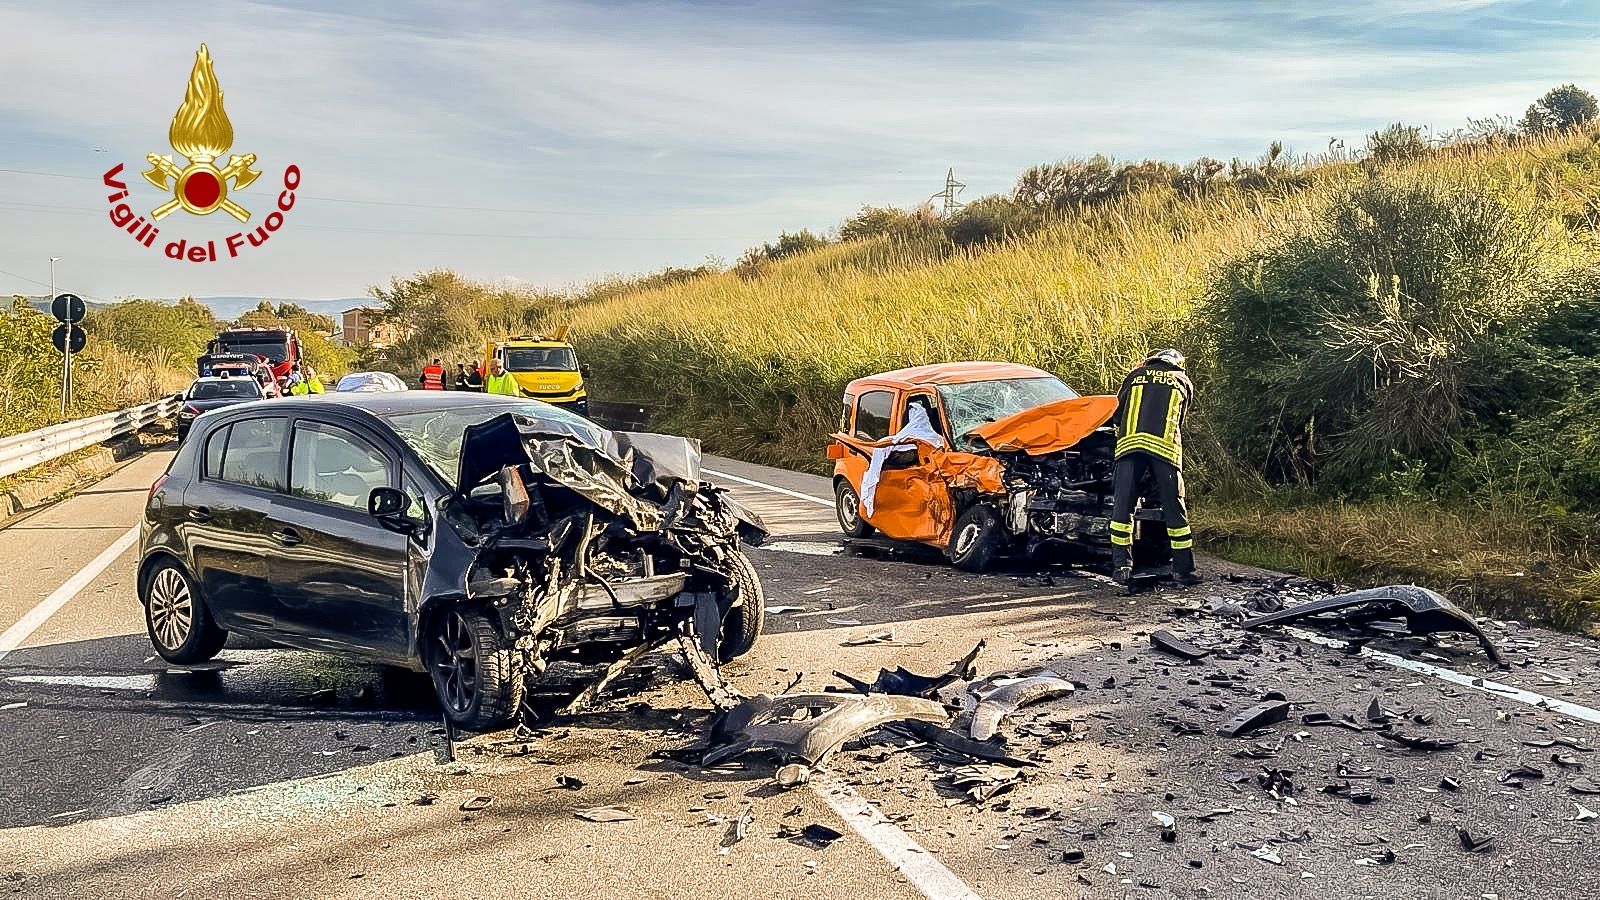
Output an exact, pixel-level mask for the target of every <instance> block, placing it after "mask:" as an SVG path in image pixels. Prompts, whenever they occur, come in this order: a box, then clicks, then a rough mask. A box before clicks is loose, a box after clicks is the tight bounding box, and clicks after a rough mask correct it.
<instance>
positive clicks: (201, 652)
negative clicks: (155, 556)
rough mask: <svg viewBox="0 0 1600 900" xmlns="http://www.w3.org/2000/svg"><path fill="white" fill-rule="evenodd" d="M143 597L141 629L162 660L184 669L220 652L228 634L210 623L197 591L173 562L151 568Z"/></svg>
mask: <svg viewBox="0 0 1600 900" xmlns="http://www.w3.org/2000/svg"><path fill="white" fill-rule="evenodd" d="M143 595H144V598H143V599H144V624H145V629H146V630H147V631H149V633H150V643H151V644H153V645H154V646H155V648H156V652H157V653H159V654H161V658H162V659H164V660H166V661H167V662H170V663H176V664H177V665H180V666H184V665H190V664H192V663H198V662H205V661H206V660H208V659H210V658H211V657H213V656H216V655H217V654H218V653H220V652H222V646H223V645H224V644H225V643H227V640H228V633H227V632H226V631H223V630H222V629H221V628H218V627H217V623H216V622H213V621H212V620H211V613H210V611H209V610H207V609H206V604H205V600H204V599H203V598H202V597H201V596H200V590H199V588H198V587H196V586H195V583H194V581H193V580H192V579H191V578H190V577H189V574H188V573H187V572H185V571H183V569H182V568H181V567H179V565H178V563H177V561H176V560H171V559H163V560H161V561H159V562H157V563H156V564H155V565H154V566H152V567H151V569H150V571H149V572H147V573H146V574H145V578H144V585H143Z"/></svg>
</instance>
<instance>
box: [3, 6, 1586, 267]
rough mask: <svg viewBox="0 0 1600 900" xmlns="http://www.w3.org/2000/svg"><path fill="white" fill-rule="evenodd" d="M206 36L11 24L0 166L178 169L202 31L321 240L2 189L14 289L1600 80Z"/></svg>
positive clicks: (779, 204) (418, 34)
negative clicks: (65, 261) (154, 156)
mask: <svg viewBox="0 0 1600 900" xmlns="http://www.w3.org/2000/svg"><path fill="white" fill-rule="evenodd" d="M185 15H186V18H185V19H184V20H183V22H184V24H183V26H182V27H173V25H172V23H171V22H170V21H167V20H166V19H164V18H159V17H153V16H150V15H148V14H147V12H145V11H143V10H141V9H139V8H136V7H134V6H132V5H125V4H116V3H110V2H89V0H79V2H76V3H57V4H53V5H49V6H46V5H42V4H38V5H20V4H13V5H7V6H0V31H3V32H5V33H8V34H21V35H28V36H29V39H28V40H27V41H16V42H13V46H12V47H10V48H8V53H7V54H6V55H5V56H4V57H0V80H3V81H4V82H5V83H7V84H13V85H22V86H23V87H24V89H22V90H13V91H8V92H6V93H5V95H3V96H0V135H3V136H0V167H10V168H26V169H38V170H45V171H57V172H82V173H83V174H85V175H88V176H97V175H98V173H99V171H101V170H102V169H103V168H104V165H103V163H104V162H105V160H107V159H108V158H116V159H123V160H126V161H128V162H129V164H130V166H131V164H132V163H133V162H135V161H137V160H140V159H142V158H143V155H144V153H146V152H148V151H150V150H156V149H164V143H165V139H166V124H167V122H168V121H169V120H170V118H171V116H172V113H173V111H174V110H175V108H176V105H177V103H178V101H179V100H180V99H181V96H182V87H183V81H184V79H185V77H186V76H187V74H188V67H189V65H190V62H191V61H192V59H193V53H194V49H195V46H196V45H197V44H198V43H199V42H200V41H201V40H204V41H207V42H208V43H209V45H210V47H211V49H212V52H213V54H214V55H215V57H216V60H217V63H216V65H217V73H218V77H219V79H220V80H221V82H222V86H223V89H224V90H225V91H226V92H227V107H228V111H229V114H230V116H231V117H232V118H233V121H234V124H235V131H236V135H237V148H238V149H240V150H243V149H248V150H251V151H253V152H256V153H257V154H258V155H259V156H260V157H261V158H262V159H263V160H264V161H267V160H270V161H272V165H273V166H277V167H281V165H282V164H283V163H284V162H286V161H288V160H294V161H296V162H298V163H299V164H300V165H301V166H302V168H303V169H304V170H305V172H306V187H305V188H304V191H303V192H304V193H305V194H306V195H308V197H307V199H306V200H305V201H304V202H303V203H302V204H301V205H299V206H297V208H296V209H295V211H294V214H293V215H292V216H291V217H290V222H289V224H288V225H286V226H285V228H284V230H283V231H282V232H281V233H280V234H279V235H278V236H277V237H275V238H274V241H275V243H274V244H273V245H271V247H270V248H269V250H268V251H266V252H263V253H262V254H260V255H259V259H255V260H240V261H236V262H235V263H234V264H230V265H227V266H223V265H220V264H219V265H217V266H210V267H197V268H185V267H183V266H175V265H174V264H172V263H169V262H167V261H165V260H162V259H159V258H146V256H149V255H150V254H148V253H146V254H145V255H144V256H141V255H139V254H138V253H136V252H134V251H135V248H132V247H131V246H125V245H124V244H123V243H119V241H122V240H125V239H122V238H120V237H119V236H118V235H117V234H116V232H115V231H113V230H112V229H110V228H109V227H107V226H106V225H105V224H104V222H103V221H95V220H96V219H97V218H99V217H100V216H102V215H103V211H102V209H101V207H100V206H98V205H97V204H99V203H100V202H101V199H102V198H100V197H99V196H98V185H95V184H93V183H92V182H86V183H75V182H72V181H70V180H64V179H19V178H16V177H8V176H4V175H0V191H3V192H4V193H3V194H0V227H4V228H5V229H6V231H7V233H8V234H19V235H20V240H19V241H18V242H17V246H16V247H14V248H8V249H7V250H6V251H0V268H4V269H8V270H10V271H18V269H17V264H15V263H14V258H13V254H16V255H20V256H21V257H23V258H25V259H29V260H31V259H33V258H34V257H40V258H42V257H43V256H47V255H65V254H66V253H67V251H64V250H61V251H58V250H57V249H55V248H60V247H62V246H67V247H69V248H71V251H72V255H73V256H74V257H76V258H77V260H78V262H77V263H76V265H78V266H92V267H93V270H94V273H95V274H94V276H93V277H94V278H95V279H97V282H96V284H97V287H98V289H99V290H100V291H101V292H103V293H108V294H110V293H125V292H129V291H139V292H147V293H167V294H170V293H178V292H182V291H188V290H193V291H196V292H206V293H250V292H252V291H260V292H264V293H273V294H307V295H343V294H350V293H355V292H358V291H359V290H360V289H361V288H362V286H364V285H365V284H366V283H368V282H373V281H382V280H385V279H386V278H387V277H388V276H389V275H390V274H393V273H398V272H408V271H412V270H415V269H417V268H422V267H425V266H430V265H452V266H456V267H458V268H461V269H462V270H463V271H466V272H468V273H469V274H473V275H478V276H482V277H500V276H514V277H518V278H525V279H529V280H532V281H536V282H543V283H561V282H567V281H572V280H575V279H580V278H582V277H584V276H585V275H588V274H593V273H601V272H615V271H628V270H641V269H647V268H653V267H657V266H660V265H662V264H665V263H668V262H677V263H692V262H695V261H697V260H698V259H700V258H701V257H703V256H704V255H705V254H706V253H715V254H718V255H721V256H724V257H732V256H735V255H737V253H738V252H739V251H740V250H741V249H742V248H743V247H746V246H749V245H751V244H754V243H758V242H759V241H761V240H764V239H768V238H770V237H772V236H773V235H774V234H775V233H776V232H777V231H778V230H780V229H791V230H792V229H796V228H800V227H809V228H813V229H816V228H825V227H828V226H829V225H831V224H834V223H836V222H837V221H838V220H839V219H841V218H842V217H843V216H845V215H847V214H849V213H850V212H852V211H853V210H854V209H855V208H856V207H858V206H859V205H860V204H862V203H875V204H876V203H898V204H913V203H916V202H920V201H921V200H922V199H923V198H925V197H927V196H928V195H930V194H932V193H933V192H934V191H936V190H938V189H939V187H940V186H941V184H942V179H943V174H944V171H945V169H946V168H947V167H948V166H951V165H954V166H955V167H956V169H957V174H958V176H959V177H961V178H962V180H964V181H966V182H967V183H968V184H969V185H970V186H971V187H970V188H969V190H968V196H969V197H971V196H978V195H980V194H983V193H989V192H994V191H1002V190H1005V189H1007V188H1008V187H1009V186H1010V182H1011V180H1012V179H1013V178H1014V177H1015V174H1016V173H1017V172H1019V171H1021V169H1023V168H1025V167H1026V166H1028V165H1030V164H1032V163H1035V162H1039V161H1042V160H1048V159H1056V158H1061V157H1063V156H1084V155H1089V154H1091V153H1095V152H1105V153H1110V154H1113V155H1116V156H1119V157H1135V158H1138V157H1144V156H1158V157H1167V158H1176V159H1189V158H1193V157H1195V156H1198V155H1200V154H1209V155H1214V156H1221V157H1224V158H1226V157H1228V156H1233V155H1245V156H1254V155H1256V154H1258V153H1259V152H1260V151H1261V149H1262V148H1264V147H1265V146H1266V144H1267V143H1268V142H1269V141H1271V140H1274V139H1283V140H1286V141H1287V142H1288V143H1289V144H1290V146H1291V147H1293V148H1295V149H1300V150H1318V149H1321V148H1322V147H1324V146H1326V143H1327V140H1328V138H1329V137H1330V136H1334V135H1338V136H1340V137H1343V138H1345V139H1346V141H1347V142H1349V143H1350V144H1351V145H1356V144H1359V143H1360V141H1361V140H1362V135H1363V134H1364V133H1365V132H1367V131H1370V130H1373V129H1374V128H1376V127H1380V126H1381V125H1383V124H1384V123H1387V122H1390V121H1395V120H1405V121H1412V122H1420V123H1427V124H1434V125H1438V126H1443V127H1448V126H1452V125H1457V124H1461V123H1462V122H1464V121H1465V119H1466V118H1467V117H1468V116H1483V115H1487V114H1491V113H1513V114H1515V113H1518V112H1520V110H1521V109H1522V107H1524V106H1526V105H1527V103H1528V102H1529V101H1531V100H1532V98H1533V97H1535V96H1537V95H1538V94H1539V93H1542V92H1543V91H1544V90H1545V89H1547V88H1548V87H1550V86H1552V85H1554V84H1556V83H1560V82H1564V81H1574V80H1576V81H1578V82H1580V83H1582V82H1584V81H1590V82H1594V81H1596V80H1600V79H1596V78H1595V76H1596V75H1597V74H1600V72H1597V71H1596V69H1597V68H1600V66H1597V64H1596V62H1594V61H1593V55H1592V53H1591V52H1590V47H1591V46H1592V44H1591V40H1592V37H1593V35H1592V32H1593V30H1594V29H1593V28H1592V25H1590V26H1586V24H1585V23H1584V21H1583V20H1584V18H1585V14H1584V10H1583V9H1582V7H1577V6H1570V5H1565V4H1556V5H1548V4H1537V5H1530V4H1526V3H1507V2H1488V0H1474V2H1445V0H1402V3H1401V5H1395V4H1392V3H1388V2H1383V3H1380V2H1376V0H1355V2H1349V3H1343V4H1334V5H1327V4H1311V3H1306V4H1298V3H1294V4H1287V3H1286V4H1278V3H1273V4H1262V5H1253V4H1243V3H1233V2H1224V0H1216V2H1185V3H1153V2H1150V3H1138V2H1125V3H1115V4H1102V3H1093V4H1090V3H1074V4H1062V5H1044V4H1032V3H1025V2H1021V0H1018V2H1011V3H976V2H946V3H937V4H931V5H930V4H925V3H917V4H910V3H906V4H900V3H892V2H876V3H867V4H856V3H852V4H823V5H818V4H792V3H767V2H749V3H693V4H691V3H667V2H635V3H620V4H610V5H606V6H596V5H587V4H580V3H575V2H574V3H541V4H536V5H531V6H518V5H505V6H496V5H490V4H484V3H470V2H469V3H450V4H445V3H420V2H419V3H352V4H347V5H344V6H342V7H339V8H338V9H337V10H336V11H328V10H327V9H325V8H322V7H320V6H312V5H310V4H306V5H297V4H291V3H265V2H241V0H225V2H220V3H215V4H211V5H208V6H205V7H197V8H195V9H193V10H190V11H189V12H187V13H186V14H185ZM96 145H97V146H102V147H105V148H107V150H108V152H107V153H105V154H91V153H89V152H88V149H87V148H88V147H90V146H96ZM316 196H322V197H336V198H344V199H352V200H365V201H374V202H382V203H393V204H403V203H415V204H421V205H427V206H431V207H441V206H443V207H450V206H457V207H476V208H474V209H455V210H452V209H440V208H425V207H424V206H400V205H394V206H380V205H363V204H360V203H338V202H328V201H316V200H314V199H310V198H312V197H316ZM19 204H36V205H35V206H22V205H19ZM482 208H492V209H497V210H524V211H525V212H491V211H487V210H485V209H482ZM220 224H225V223H219V225H220ZM196 227H198V226H196ZM280 239H281V240H282V243H281V244H278V243H276V242H277V241H278V240H280ZM30 265H31V263H30ZM78 271H79V272H83V271H84V269H82V268H80V269H78ZM21 287H23V286H20V285H19V286H17V289H20V288H21ZM3 289H4V287H0V290H3Z"/></svg>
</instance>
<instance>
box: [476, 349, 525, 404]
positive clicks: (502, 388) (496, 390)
mask: <svg viewBox="0 0 1600 900" xmlns="http://www.w3.org/2000/svg"><path fill="white" fill-rule="evenodd" d="M483 392H484V393H486V394H504V395H505V396H507V397H521V396H522V388H521V387H519V386H518V385H517V379H516V376H514V375H512V374H511V373H510V372H507V371H506V366H505V363H502V362H501V361H500V360H499V359H498V358H497V359H494V360H492V361H490V363H489V377H488V378H485V379H484V380H483Z"/></svg>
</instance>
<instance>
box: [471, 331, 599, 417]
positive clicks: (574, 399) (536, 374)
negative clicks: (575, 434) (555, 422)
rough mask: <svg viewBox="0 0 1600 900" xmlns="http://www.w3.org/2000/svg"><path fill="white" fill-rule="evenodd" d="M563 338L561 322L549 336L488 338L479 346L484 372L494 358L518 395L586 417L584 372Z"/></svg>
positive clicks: (564, 332)
mask: <svg viewBox="0 0 1600 900" xmlns="http://www.w3.org/2000/svg"><path fill="white" fill-rule="evenodd" d="M566 338H567V328H566V326H564V325H563V326H562V327H561V328H559V329H557V330H556V332H555V334H553V335H551V336H549V337H546V336H544V335H539V334H525V335H519V336H517V337H508V338H504V339H502V340H498V341H489V342H487V343H485V344H484V345H483V370H484V374H485V376H487V375H488V373H489V363H490V362H492V361H494V360H496V359H498V360H500V363H501V365H504V366H505V367H506V371H507V372H509V373H511V376H512V377H513V378H515V379H516V382H517V387H518V388H519V389H521V391H522V396H524V397H531V398H533V399H535V400H543V401H544V402H546V403H550V404H554V405H556V406H560V407H563V408H565V409H568V410H571V411H572V412H575V413H577V414H578V415H580V416H587V415H588V414H589V392H588V391H587V390H586V389H585V388H584V385H583V376H584V375H586V374H588V373H587V370H586V369H585V367H583V366H581V365H579V364H578V351H576V350H574V349H573V348H572V344H571V342H569V341H568V340H567V339H566Z"/></svg>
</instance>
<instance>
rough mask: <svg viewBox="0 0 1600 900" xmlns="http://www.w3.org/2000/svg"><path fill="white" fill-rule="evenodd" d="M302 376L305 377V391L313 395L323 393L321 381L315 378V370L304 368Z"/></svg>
mask: <svg viewBox="0 0 1600 900" xmlns="http://www.w3.org/2000/svg"><path fill="white" fill-rule="evenodd" d="M304 374H305V376H306V385H307V390H308V391H310V392H311V393H313V394H320V393H323V387H322V379H321V378H318V377H317V370H316V369H313V368H311V367H310V366H306V367H305V370H304Z"/></svg>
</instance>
